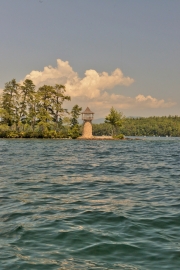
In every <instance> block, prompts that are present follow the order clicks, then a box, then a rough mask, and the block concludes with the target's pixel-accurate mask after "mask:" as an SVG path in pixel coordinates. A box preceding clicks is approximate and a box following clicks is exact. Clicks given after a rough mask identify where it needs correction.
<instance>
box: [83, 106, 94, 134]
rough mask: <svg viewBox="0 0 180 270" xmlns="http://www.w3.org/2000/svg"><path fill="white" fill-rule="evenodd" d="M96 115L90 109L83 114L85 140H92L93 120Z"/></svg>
mask: <svg viewBox="0 0 180 270" xmlns="http://www.w3.org/2000/svg"><path fill="white" fill-rule="evenodd" d="M93 116H94V113H93V112H92V111H91V110H90V109H89V107H87V108H86V110H85V111H84V112H82V120H83V121H84V122H83V135H82V137H83V138H87V139H88V138H92V137H93V135H92V120H93Z"/></svg>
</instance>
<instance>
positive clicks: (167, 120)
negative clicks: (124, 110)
mask: <svg viewBox="0 0 180 270" xmlns="http://www.w3.org/2000/svg"><path fill="white" fill-rule="evenodd" d="M111 133H112V130H111V126H110V125H109V124H106V123H102V124H93V134H94V135H95V136H101V135H111ZM117 133H119V134H120V133H122V134H124V135H125V136H172V137H180V117H179V116H168V117H166V116H163V117H157V116H154V117H147V118H146V117H139V118H124V119H123V121H122V126H121V127H118V130H117Z"/></svg>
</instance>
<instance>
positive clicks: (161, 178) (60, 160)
mask: <svg viewBox="0 0 180 270" xmlns="http://www.w3.org/2000/svg"><path fill="white" fill-rule="evenodd" d="M0 151H1V155H0V269H12V270H16V269H23V270H24V269H43V270H44V269H68V270H69V269H103V270H104V269H129V270H130V269H131V270H135V269H173V270H174V269H180V139H169V138H167V139H166V138H165V139H147V138H146V139H145V140H142V141H75V140H21V139H19V140H18V139H15V140H13V139H11V140H6V139H1V140H0Z"/></svg>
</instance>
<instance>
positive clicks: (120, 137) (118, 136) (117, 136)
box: [113, 134, 124, 140]
mask: <svg viewBox="0 0 180 270" xmlns="http://www.w3.org/2000/svg"><path fill="white" fill-rule="evenodd" d="M113 138H114V139H119V140H123V139H124V135H123V134H118V135H115V136H113Z"/></svg>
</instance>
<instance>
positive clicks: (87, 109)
mask: <svg viewBox="0 0 180 270" xmlns="http://www.w3.org/2000/svg"><path fill="white" fill-rule="evenodd" d="M82 113H85V114H86V113H88V114H89V113H93V112H92V111H91V110H90V109H89V107H87V108H86V109H85V111H84V112H82ZM93 114H94V113H93Z"/></svg>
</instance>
